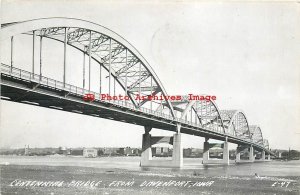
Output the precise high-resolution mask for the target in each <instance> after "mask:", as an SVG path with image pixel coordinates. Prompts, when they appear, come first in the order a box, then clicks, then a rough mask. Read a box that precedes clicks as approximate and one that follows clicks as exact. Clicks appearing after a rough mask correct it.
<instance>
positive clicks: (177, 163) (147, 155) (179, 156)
mask: <svg viewBox="0 0 300 195" xmlns="http://www.w3.org/2000/svg"><path fill="white" fill-rule="evenodd" d="M150 131H151V127H145V134H143V143H142V154H141V162H140V166H141V167H174V168H180V167H182V166H183V149H182V143H181V134H180V126H179V125H178V126H177V133H175V134H174V135H173V136H172V137H168V136H151V134H150ZM157 143H169V144H172V145H173V153H172V160H153V158H152V150H151V146H152V145H153V144H157Z"/></svg>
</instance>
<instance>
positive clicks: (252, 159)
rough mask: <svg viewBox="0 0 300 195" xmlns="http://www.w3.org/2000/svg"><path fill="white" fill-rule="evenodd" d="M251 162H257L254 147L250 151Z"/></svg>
mask: <svg viewBox="0 0 300 195" xmlns="http://www.w3.org/2000/svg"><path fill="white" fill-rule="evenodd" d="M249 161H250V162H254V161H255V156H254V148H253V146H250V151H249Z"/></svg>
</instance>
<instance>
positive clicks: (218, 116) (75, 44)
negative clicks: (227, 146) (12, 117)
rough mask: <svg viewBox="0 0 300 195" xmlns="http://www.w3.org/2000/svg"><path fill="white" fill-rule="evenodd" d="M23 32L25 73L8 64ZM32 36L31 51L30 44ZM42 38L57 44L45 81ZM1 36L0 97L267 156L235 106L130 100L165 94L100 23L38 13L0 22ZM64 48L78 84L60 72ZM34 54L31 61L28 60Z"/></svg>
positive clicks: (128, 46) (155, 78) (124, 43)
mask: <svg viewBox="0 0 300 195" xmlns="http://www.w3.org/2000/svg"><path fill="white" fill-rule="evenodd" d="M24 35H27V37H29V38H30V39H32V55H31V56H30V57H31V58H32V64H31V68H30V70H28V69H27V70H26V69H25V68H24V67H23V66H22V64H14V56H15V55H14V44H15V43H14V37H17V36H24ZM37 37H38V38H39V48H40V50H39V56H38V55H37V53H36V48H35V47H36V45H37ZM44 39H50V40H53V41H56V42H57V41H58V42H60V43H62V45H63V49H64V50H63V51H64V52H63V56H64V57H63V58H64V60H63V62H64V63H63V64H62V66H61V67H62V69H63V71H61V72H60V71H57V74H60V75H61V79H53V78H50V77H49V76H46V75H47V72H44V71H43V70H44V66H46V65H45V64H43V62H42V59H43V55H45V54H42V48H43V40H44ZM5 40H10V51H11V52H10V60H9V61H7V62H3V63H2V62H1V99H4V100H8V101H14V102H21V103H27V104H31V105H36V106H42V107H47V108H52V109H58V110H63V111H68V112H75V113H80V114H85V115H91V116H94V117H100V118H107V119H111V120H116V121H121V122H126V123H131V124H137V125H142V126H144V127H145V129H148V130H146V131H150V130H149V128H150V129H151V128H158V129H163V130H168V131H174V132H176V133H186V134H190V135H195V136H201V137H206V138H207V139H208V138H212V139H216V140H222V141H228V142H232V143H236V144H238V145H248V146H251V147H253V148H254V149H256V150H259V151H263V152H265V153H267V154H272V155H274V154H273V153H272V152H271V151H270V149H269V144H268V141H267V140H266V139H264V138H263V136H262V131H261V129H260V128H259V127H258V126H253V125H249V124H248V120H247V118H246V115H245V114H244V113H243V112H242V111H240V110H219V108H218V107H217V105H216V103H215V102H214V101H212V100H210V101H206V100H197V101H188V100H186V99H183V100H182V101H170V100H165V101H160V100H149V99H146V100H136V98H135V97H136V96H138V95H139V96H145V95H146V96H151V95H157V96H159V95H163V96H167V95H168V94H167V92H166V90H165V88H164V87H163V85H162V83H161V81H160V80H159V78H158V76H157V75H156V74H155V72H154V70H153V69H152V68H151V66H150V65H149V63H148V62H147V61H146V60H145V58H144V57H143V56H142V55H141V54H140V53H139V52H138V51H137V49H135V47H133V46H132V45H131V44H130V43H129V42H128V41H126V40H125V39H124V38H122V37H121V36H120V35H118V34H117V33H115V32H113V31H111V30H109V29H108V28H105V27H103V26H100V25H98V24H95V23H92V22H88V21H84V20H79V19H73V18H43V19H35V20H30V21H22V22H12V23H6V24H2V25H1V42H2V41H5ZM71 49H75V50H77V51H80V52H81V53H82V58H83V65H82V67H80V69H82V74H81V75H82V76H81V78H79V79H78V78H77V79H78V80H81V81H82V82H81V83H82V86H78V84H77V85H74V84H71V83H70V82H69V80H68V78H70V77H71V75H72V72H73V71H72V72H70V71H69V72H68V70H67V67H68V66H70V64H69V63H68V60H67V57H66V54H67V53H68V52H69V50H71ZM38 57H39V58H40V63H39V64H37V63H36V60H35V59H36V58H38ZM87 59H88V60H87ZM87 61H88V63H87ZM87 64H88V68H87ZM95 64H96V66H95ZM72 68H73V66H72ZM76 68H77V69H78V67H74V69H76ZM37 70H38V71H39V72H38V71H37ZM96 72H97V73H96ZM95 77H96V78H97V80H98V82H97V88H98V90H93V85H92V81H91V80H92V79H91V78H95ZM88 93H89V94H94V95H95V97H96V99H95V100H94V101H92V102H86V101H84V100H83V96H84V95H85V94H88ZM100 94H109V95H118V94H124V95H126V96H129V97H130V101H120V100H111V101H109V100H101V99H100ZM146 133H149V132H146Z"/></svg>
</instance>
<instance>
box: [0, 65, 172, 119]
mask: <svg viewBox="0 0 300 195" xmlns="http://www.w3.org/2000/svg"><path fill="white" fill-rule="evenodd" d="M1 72H3V73H5V74H7V75H10V76H12V77H17V78H19V79H24V80H28V81H31V82H35V83H38V84H40V85H45V86H47V87H50V88H54V89H59V90H62V91H65V92H67V93H72V94H75V95H79V96H82V97H83V96H84V95H85V94H87V93H89V94H94V95H95V101H100V102H107V103H112V104H115V105H119V106H122V107H126V108H128V109H131V110H134V111H139V112H143V113H147V114H151V115H155V116H158V117H163V118H166V119H169V120H173V117H172V116H171V115H168V114H165V113H163V112H159V111H155V110H151V109H148V108H144V107H139V108H136V107H135V105H134V104H132V103H130V102H128V101H122V100H103V99H101V98H100V96H101V94H100V93H96V92H93V91H89V90H87V89H83V88H80V87H77V86H74V85H70V84H68V83H63V82H61V81H57V80H55V79H51V78H48V77H45V76H41V75H39V74H33V73H31V72H29V71H26V70H22V69H19V68H16V67H11V66H9V65H6V64H3V63H2V64H1Z"/></svg>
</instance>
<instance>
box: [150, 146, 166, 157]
mask: <svg viewBox="0 0 300 195" xmlns="http://www.w3.org/2000/svg"><path fill="white" fill-rule="evenodd" d="M152 154H153V156H169V155H170V149H169V148H168V147H155V148H152Z"/></svg>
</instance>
